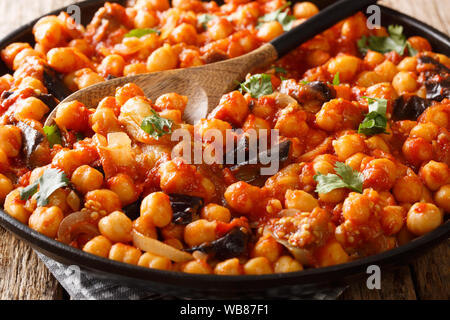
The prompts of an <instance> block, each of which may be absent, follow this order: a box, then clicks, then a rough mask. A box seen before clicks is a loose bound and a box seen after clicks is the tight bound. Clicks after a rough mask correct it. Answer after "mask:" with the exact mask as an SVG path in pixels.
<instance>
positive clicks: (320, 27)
mask: <svg viewBox="0 0 450 320" xmlns="http://www.w3.org/2000/svg"><path fill="white" fill-rule="evenodd" d="M376 2H377V0H340V1H338V2H336V3H335V4H332V5H330V6H328V7H326V8H325V9H323V10H322V11H320V12H319V13H318V14H316V15H315V16H313V17H312V18H309V19H308V20H306V21H305V22H303V23H302V24H300V25H299V26H297V27H295V28H293V29H292V30H290V31H288V32H286V33H284V34H282V35H281V36H279V37H278V38H276V39H274V40H272V41H271V42H270V44H272V46H273V47H274V48H275V50H276V51H277V53H278V57H282V56H283V55H285V54H286V53H288V52H289V51H291V50H293V49H295V48H297V47H298V46H299V45H300V44H302V43H304V42H306V41H307V40H309V39H311V38H313V37H314V36H315V35H317V34H319V33H321V32H323V31H325V30H327V29H328V28H331V27H332V26H334V25H335V24H336V23H338V22H339V21H341V20H343V19H345V18H348V17H349V16H351V15H352V14H355V13H356V12H358V11H359V10H361V9H363V8H365V7H367V6H369V5H372V4H375V3H376Z"/></svg>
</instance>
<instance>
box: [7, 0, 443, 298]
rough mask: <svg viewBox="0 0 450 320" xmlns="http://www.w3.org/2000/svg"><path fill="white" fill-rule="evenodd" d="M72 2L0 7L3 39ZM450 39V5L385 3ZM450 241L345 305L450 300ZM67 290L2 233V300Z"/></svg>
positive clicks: (32, 1)
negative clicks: (363, 301)
mask: <svg viewBox="0 0 450 320" xmlns="http://www.w3.org/2000/svg"><path fill="white" fill-rule="evenodd" d="M74 2H79V1H73V0H14V1H0V18H1V20H0V37H3V36H4V35H6V34H7V33H8V32H10V31H12V30H14V29H15V28H17V27H19V26H20V25H22V24H24V23H26V22H28V21H30V20H32V19H34V18H36V17H38V16H40V15H42V14H45V13H46V12H49V11H51V10H54V9H57V8H59V7H62V6H64V5H67V4H70V3H74ZM381 3H383V4H384V5H387V6H389V7H392V8H394V9H398V10H399V11H402V12H404V13H406V14H409V15H411V16H413V17H415V18H417V19H419V20H421V21H425V22H426V23H428V24H430V25H432V26H434V27H435V28H437V29H439V30H441V31H443V32H444V33H446V34H450V14H449V12H450V1H449V0H384V1H381ZM449 262H450V240H447V241H445V242H444V243H442V244H440V245H439V246H438V247H436V248H434V249H431V250H430V251H429V252H428V253H426V254H425V255H423V256H422V257H420V258H418V259H416V260H415V261H413V262H412V263H411V264H409V265H405V266H401V267H400V268H399V269H398V270H396V271H386V272H383V271H382V282H381V290H369V289H367V287H366V283H365V281H362V282H361V283H354V284H353V285H351V286H350V287H349V288H348V289H347V290H346V291H345V292H344V294H343V295H342V297H341V298H340V299H411V300H414V299H447V300H448V299H450V267H449ZM63 298H64V294H63V289H62V288H61V286H60V285H59V284H58V282H57V281H56V280H55V279H54V278H53V276H52V275H51V274H50V272H49V271H48V270H47V269H46V267H45V266H44V264H43V263H42V262H41V261H40V260H39V259H38V258H37V256H36V254H35V253H34V252H33V251H32V250H31V249H30V248H29V247H28V245H26V244H25V243H23V242H22V241H20V240H17V239H15V238H14V237H13V236H12V235H11V234H9V233H8V232H7V231H5V230H4V229H3V228H1V227H0V299H63Z"/></svg>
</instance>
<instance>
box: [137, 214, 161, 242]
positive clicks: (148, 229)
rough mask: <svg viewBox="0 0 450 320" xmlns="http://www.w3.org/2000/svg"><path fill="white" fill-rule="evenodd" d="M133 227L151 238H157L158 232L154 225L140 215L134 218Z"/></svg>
mask: <svg viewBox="0 0 450 320" xmlns="http://www.w3.org/2000/svg"><path fill="white" fill-rule="evenodd" d="M133 229H134V230H136V231H137V232H139V233H141V234H143V235H144V236H146V237H148V238H152V239H157V238H158V232H157V231H156V227H155V226H154V225H152V224H151V223H150V222H149V221H148V220H146V219H143V218H142V217H139V218H137V219H136V220H134V222H133Z"/></svg>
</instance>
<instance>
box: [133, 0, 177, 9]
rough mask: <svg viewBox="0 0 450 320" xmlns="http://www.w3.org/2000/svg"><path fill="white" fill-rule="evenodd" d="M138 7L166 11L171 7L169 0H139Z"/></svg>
mask: <svg viewBox="0 0 450 320" xmlns="http://www.w3.org/2000/svg"><path fill="white" fill-rule="evenodd" d="M136 7H137V8H139V9H144V10H156V11H165V10H167V9H169V8H170V4H169V0H138V1H137V3H136Z"/></svg>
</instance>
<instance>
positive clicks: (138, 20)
mask: <svg viewBox="0 0 450 320" xmlns="http://www.w3.org/2000/svg"><path fill="white" fill-rule="evenodd" d="M157 24H158V16H157V14H156V12H154V11H144V10H138V12H137V14H136V17H134V26H135V28H136V29H146V28H153V27H155V26H156V25H157Z"/></svg>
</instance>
